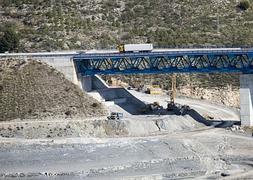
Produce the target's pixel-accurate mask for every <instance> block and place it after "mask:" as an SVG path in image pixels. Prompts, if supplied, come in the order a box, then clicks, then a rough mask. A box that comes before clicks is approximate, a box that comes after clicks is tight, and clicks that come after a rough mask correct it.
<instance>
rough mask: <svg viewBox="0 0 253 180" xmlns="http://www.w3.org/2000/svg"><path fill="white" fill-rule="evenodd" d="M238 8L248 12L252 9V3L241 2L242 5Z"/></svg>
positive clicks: (242, 0) (243, 0) (246, 0)
mask: <svg viewBox="0 0 253 180" xmlns="http://www.w3.org/2000/svg"><path fill="white" fill-rule="evenodd" d="M238 7H239V8H240V9H241V10H247V9H249V7H250V1H249V0H241V1H240V3H239V4H238Z"/></svg>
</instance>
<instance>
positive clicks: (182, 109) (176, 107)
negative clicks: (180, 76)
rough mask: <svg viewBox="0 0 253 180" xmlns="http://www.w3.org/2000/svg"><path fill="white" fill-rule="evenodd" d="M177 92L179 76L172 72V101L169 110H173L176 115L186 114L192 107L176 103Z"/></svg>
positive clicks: (168, 105) (168, 106) (169, 103)
mask: <svg viewBox="0 0 253 180" xmlns="http://www.w3.org/2000/svg"><path fill="white" fill-rule="evenodd" d="M176 93H177V77H176V75H175V74H172V77H171V92H170V101H169V102H168V104H167V110H168V111H173V112H174V113H175V114H176V115H185V114H187V112H188V111H189V110H190V107H189V106H188V105H180V104H176V103H175V98H176Z"/></svg>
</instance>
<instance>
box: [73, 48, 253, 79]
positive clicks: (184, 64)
mask: <svg viewBox="0 0 253 180" xmlns="http://www.w3.org/2000/svg"><path fill="white" fill-rule="evenodd" d="M73 60H74V63H75V66H76V69H77V72H78V73H80V74H82V75H95V74H139V73H156V74H159V73H212V72H220V73H224V72H241V73H253V52H251V51H241V52H229V51H228V52H216V53H213V52H209V53H208V52H202V53H201V52H198V53H192V52H185V53H181V52H180V53H179V52H175V53H171V52H169V53H166V52H162V53H128V54H117V53H114V54H99V55H98V54H80V55H78V56H75V57H74V59H73Z"/></svg>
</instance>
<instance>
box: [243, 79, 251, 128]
mask: <svg viewBox="0 0 253 180" xmlns="http://www.w3.org/2000/svg"><path fill="white" fill-rule="evenodd" d="M252 102H253V74H242V75H241V76H240V106H241V125H242V126H253V108H252Z"/></svg>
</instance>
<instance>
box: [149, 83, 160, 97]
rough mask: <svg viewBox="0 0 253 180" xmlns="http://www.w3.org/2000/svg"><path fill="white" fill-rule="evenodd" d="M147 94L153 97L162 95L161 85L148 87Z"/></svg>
mask: <svg viewBox="0 0 253 180" xmlns="http://www.w3.org/2000/svg"><path fill="white" fill-rule="evenodd" d="M146 93H147V94H152V95H160V94H162V89H161V88H160V86H159V85H152V86H149V87H147V91H146Z"/></svg>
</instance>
